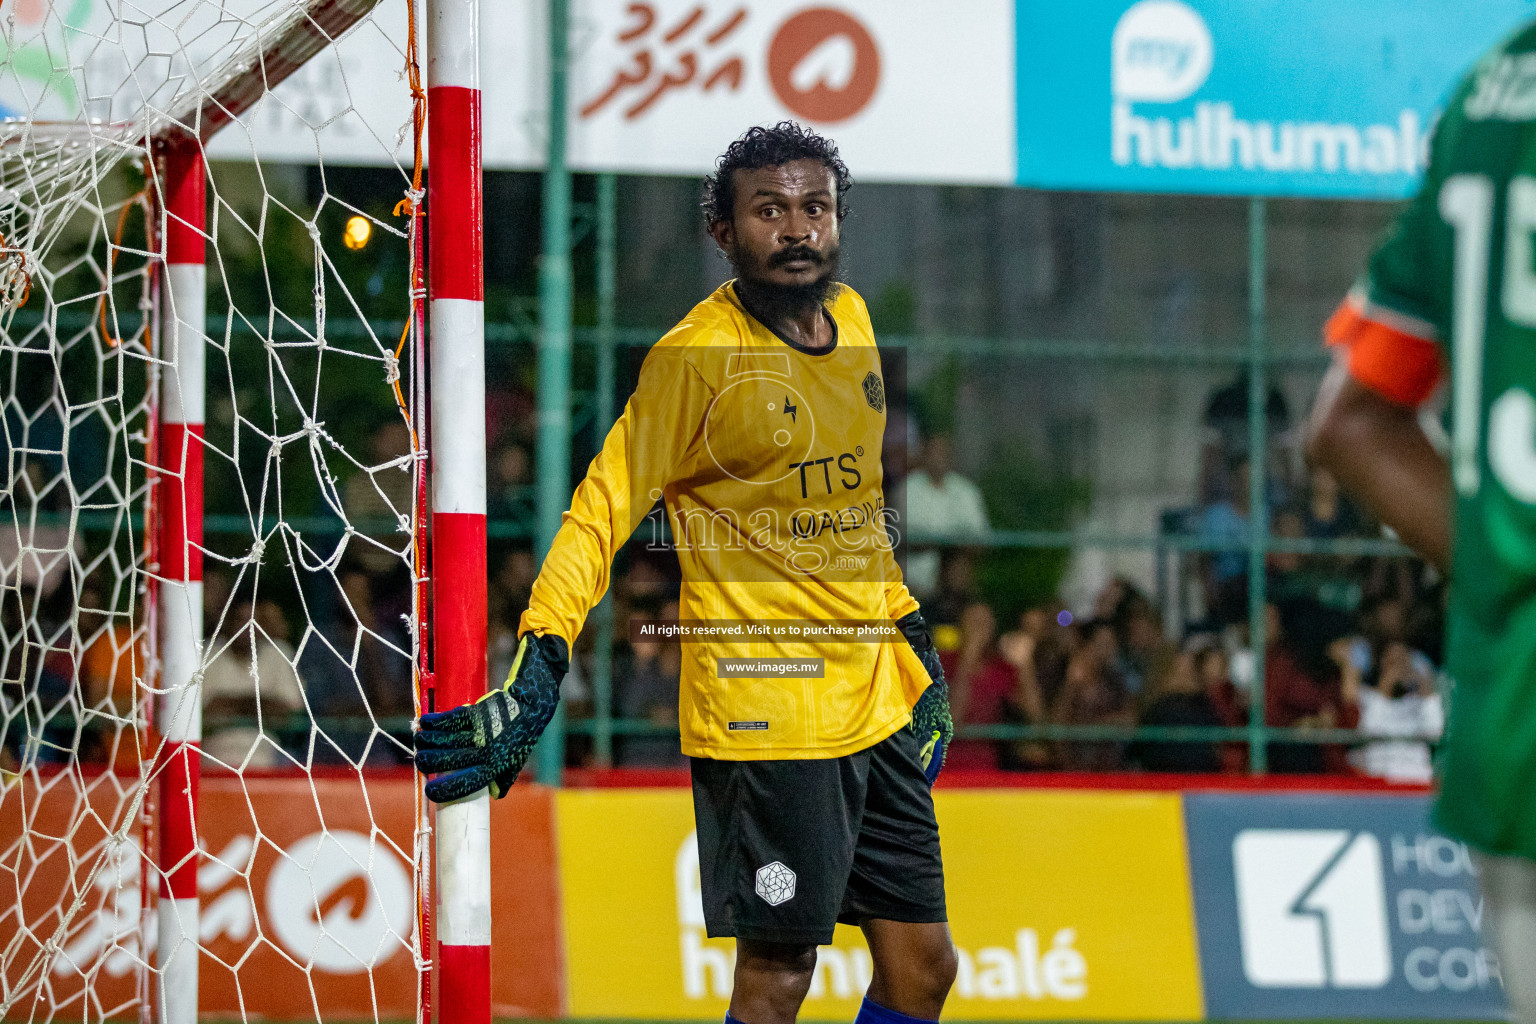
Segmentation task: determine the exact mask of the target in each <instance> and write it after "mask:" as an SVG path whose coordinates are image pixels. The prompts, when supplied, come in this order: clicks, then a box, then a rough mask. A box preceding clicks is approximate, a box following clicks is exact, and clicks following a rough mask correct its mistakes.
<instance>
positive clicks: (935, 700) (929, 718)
mask: <svg viewBox="0 0 1536 1024" xmlns="http://www.w3.org/2000/svg"><path fill="white" fill-rule="evenodd" d="M896 626H897V628H898V629H900V630H901V632H902V635H903V636H905V637H906V638H907V643H909V644H911V645H912V650H914V651H916V652H917V657H918V659H919V660H920V661H922V663H923V668H925V669H927V670H928V678H929V679H931V680H932V683H930V684H929V686H928V689H926V690H924V691H923V695H922V696H921V697H919V698H918V699H917V704H916V706H914V707H913V708H912V731H913V732H914V733H916V734H917V739H918V742H919V743H921V744H922V748H921V751H920V752H919V757H920V758H921V760H922V763H923V774H924V775H926V776H928V785H930V786H931V785H933V783H934V780H935V779H937V778H938V777H939V769H941V768H943V767H944V755H945V753H946V752H947V751H948V748H949V743H950V741H951V740H953V739H954V738H955V723H954V720H953V719H951V718H950V715H949V687H948V686H947V685H945V682H944V666H943V665H942V664H940V663H939V652H938V649H937V648H936V647H934V646H933V634H932V633H930V632H929V631H928V623H927V622H925V621H924V620H923V613H922V612H909V613H908V614H906V615H903V616H902V617H901V618H899V619H897V620H896Z"/></svg>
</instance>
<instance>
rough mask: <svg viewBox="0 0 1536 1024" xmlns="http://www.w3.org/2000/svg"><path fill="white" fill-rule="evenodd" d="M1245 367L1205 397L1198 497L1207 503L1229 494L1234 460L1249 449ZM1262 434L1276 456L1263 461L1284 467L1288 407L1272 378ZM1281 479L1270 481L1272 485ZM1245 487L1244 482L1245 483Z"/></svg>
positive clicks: (1246, 371)
mask: <svg viewBox="0 0 1536 1024" xmlns="http://www.w3.org/2000/svg"><path fill="white" fill-rule="evenodd" d="M1248 388H1249V382H1248V370H1247V368H1246V367H1245V368H1243V369H1241V370H1239V371H1238V373H1237V377H1236V378H1235V379H1234V380H1232V381H1230V382H1229V383H1227V384H1225V385H1223V386H1222V387H1220V388H1217V389H1216V390H1215V391H1213V392H1211V396H1210V398H1208V399H1207V400H1206V406H1205V427H1206V431H1207V435H1208V436H1207V440H1206V443H1205V448H1204V450H1203V452H1202V454H1201V461H1202V464H1203V465H1202V471H1201V500H1202V503H1203V504H1210V503H1212V502H1215V501H1218V500H1220V499H1222V498H1223V497H1229V496H1230V495H1231V494H1232V493H1233V491H1234V489H1235V487H1236V486H1237V481H1235V480H1234V479H1233V475H1232V473H1231V470H1232V468H1233V467H1234V465H1235V464H1236V462H1237V460H1239V459H1242V460H1244V461H1246V459H1247V458H1248V456H1249V452H1248V438H1249V434H1248V399H1249V394H1248ZM1264 419H1265V421H1266V422H1265V437H1266V438H1268V440H1269V443H1270V451H1271V453H1273V454H1274V455H1276V456H1277V457H1276V458H1271V459H1268V460H1266V461H1267V462H1268V463H1269V464H1270V465H1271V466H1274V467H1284V466H1286V465H1287V464H1288V463H1289V458H1288V457H1287V448H1288V447H1289V445H1290V444H1291V442H1292V438H1291V437H1290V429H1291V408H1290V404H1289V403H1287V402H1286V400H1285V395H1284V393H1282V392H1281V391H1280V389H1279V388H1278V387H1276V386H1275V384H1274V382H1273V381H1271V382H1270V385H1269V393H1268V394H1267V395H1266V396H1265V400H1264ZM1281 483H1283V481H1280V480H1272V481H1271V486H1272V487H1274V486H1275V485H1278V484H1281ZM1244 487H1246V484H1244Z"/></svg>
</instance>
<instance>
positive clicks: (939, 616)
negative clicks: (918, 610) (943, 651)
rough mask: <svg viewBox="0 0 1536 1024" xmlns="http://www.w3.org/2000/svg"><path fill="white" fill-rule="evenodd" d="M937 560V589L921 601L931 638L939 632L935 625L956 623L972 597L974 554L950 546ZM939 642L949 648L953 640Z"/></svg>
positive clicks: (970, 602)
mask: <svg viewBox="0 0 1536 1024" xmlns="http://www.w3.org/2000/svg"><path fill="white" fill-rule="evenodd" d="M941 564H942V566H943V572H942V574H941V576H940V578H939V590H938V593H936V594H933V595H931V596H930V598H929V600H926V601H924V602H923V617H924V618H925V619H927V620H928V621H929V622H930V623H932V624H933V626H934V627H935V632H934V636H935V638H937V637H938V636H939V635H940V633H941V631H940V630H939V629H938V627H940V626H946V627H947V626H957V625H959V623H960V616H961V615H962V614H964V612H965V609H966V608H968V607H969V606H970V605H971V604H972V603H974V602H975V601H976V558H975V556H974V555H973V554H972V553H971V551H970V550H969V549H968V548H950V549H948V550H947V551H945V552H944V555H943V560H942V563H941ZM943 632H946V633H947V632H948V631H947V630H946V631H943ZM939 646H940V647H941V648H949V647H952V646H953V644H950V643H947V642H946V643H942V644H940V645H939Z"/></svg>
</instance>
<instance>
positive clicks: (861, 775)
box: [690, 728, 948, 946]
mask: <svg viewBox="0 0 1536 1024" xmlns="http://www.w3.org/2000/svg"><path fill="white" fill-rule="evenodd" d="M690 760H691V761H692V767H693V813H694V818H695V820H696V821H697V823H698V836H699V881H700V883H701V888H702V889H703V895H704V922H705V925H706V926H707V930H708V933H709V935H710V936H711V937H712V938H723V937H727V936H735V937H737V938H740V939H756V940H759V941H764V942H784V943H793V944H796V945H817V946H821V945H826V944H827V943H829V942H831V941H832V929H833V925H834V924H836V923H837V922H842V923H843V924H860V923H862V922H863V921H865V920H868V919H870V918H883V919H885V920H890V921H908V922H913V923H921V924H926V923H931V922H939V921H945V920H948V916H947V914H946V913H945V908H944V863H943V859H942V858H941V856H940V854H939V824H938V821H937V820H936V819H935V818H934V816H933V796H932V794H931V793H929V791H928V780H927V779H926V778H924V776H923V769H922V765H921V764H920V763H919V761H918V743H917V737H915V736H914V735H913V734H912V730H910V729H905V728H903V729H900V730H898V731H897V732H896V734H895V735H893V736H891V737H890V738H888V739H886V740H884V741H883V742H881V743H877V744H876V745H875V746H873V747H870V748H869V749H867V750H861V751H859V752H858V753H856V754H849V755H848V756H847V757H837V758H829V759H826V760H817V761H717V760H714V759H712V758H705V757H695V758H691V759H690Z"/></svg>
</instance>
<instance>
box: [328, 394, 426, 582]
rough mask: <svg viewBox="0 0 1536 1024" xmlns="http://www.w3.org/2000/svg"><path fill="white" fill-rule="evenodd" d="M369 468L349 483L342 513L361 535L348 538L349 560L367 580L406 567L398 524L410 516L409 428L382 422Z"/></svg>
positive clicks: (395, 422) (370, 449) (372, 438)
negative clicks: (368, 577) (360, 568)
mask: <svg viewBox="0 0 1536 1024" xmlns="http://www.w3.org/2000/svg"><path fill="white" fill-rule="evenodd" d="M368 456H369V458H371V459H372V460H373V465H371V466H368V467H366V468H363V469H360V470H358V471H357V472H355V473H353V474H352V476H351V477H350V478H348V480H347V483H346V486H345V488H344V489H343V491H342V497H341V500H342V508H343V509H344V510H345V511H346V516H347V520H348V522H349V523H350V524H351V525H352V526H353V527H355V528H356V529H357V530H358V532H359V534H361V535H360V536H354V537H352V538H350V539H349V542H348V545H347V547H348V551H347V555H348V558H349V559H350V560H352V561H353V562H355V563H357V564H358V565H359V566H361V567H362V568H363V569H364V570H366V571H367V572H368V573H369V574H370V575H373V576H379V577H383V576H386V575H391V574H395V575H398V574H400V573H401V572H403V571H404V570H405V568H406V566H405V561H404V556H402V555H401V554H400V549H401V547H402V546H403V544H404V537H403V536H402V535H399V534H398V533H397V530H398V527H397V525H396V524H397V522H398V520H399V518H400V517H401V516H409V515H410V511H411V500H412V498H413V494H412V493H411V458H410V456H411V428H410V427H408V426H406V425H405V423H404V422H402V421H401V420H399V419H390V420H386V421H385V422H384V423H382V424H380V425H379V426H378V427H377V428H375V429H374V432H373V434H372V435H371V436H370V437H369V439H368Z"/></svg>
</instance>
